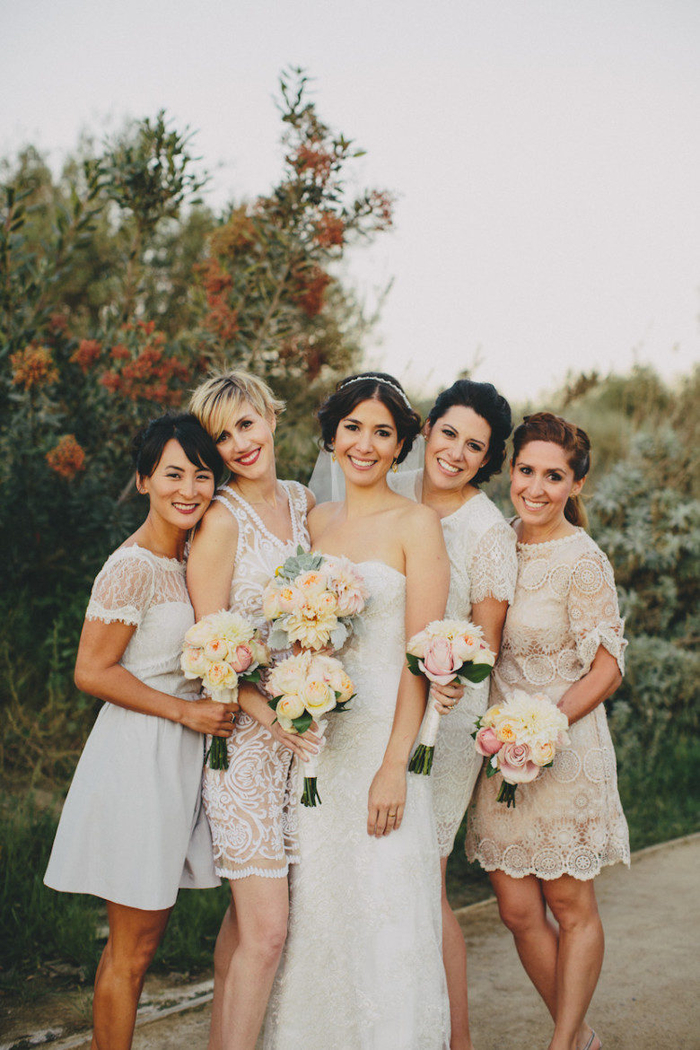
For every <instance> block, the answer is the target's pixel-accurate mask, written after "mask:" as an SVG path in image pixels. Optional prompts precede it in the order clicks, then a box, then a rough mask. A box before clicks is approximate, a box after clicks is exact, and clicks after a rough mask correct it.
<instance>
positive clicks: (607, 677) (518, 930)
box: [466, 412, 629, 1050]
mask: <svg viewBox="0 0 700 1050" xmlns="http://www.w3.org/2000/svg"><path fill="white" fill-rule="evenodd" d="M589 465H590V445H589V441H588V437H587V435H586V434H585V432H584V431H583V430H581V429H580V428H579V427H577V426H574V425H573V424H572V423H567V422H566V421H565V420H563V419H561V418H560V417H558V416H554V415H552V414H551V413H549V412H539V413H537V414H536V415H533V416H526V417H525V420H524V422H523V423H521V425H520V426H519V427H517V429H516V431H515V433H514V435H513V458H512V461H511V499H512V501H513V505H514V507H515V510H516V511H517V513H518V518H516V519H515V522H514V526H513V527H514V529H515V532H516V536H517V539H518V545H517V554H518V582H517V586H516V591H515V597H514V599H513V604H512V605H511V608H510V611H509V613H508V618H507V620H506V625H505V630H504V634H503V644H502V647H501V654H500V657H499V660H498V663H497V664H496V668H495V671H494V675H493V686H492V690H491V701H492V703H494V704H495V703H499V702H502V701H503V700H504V699H506V698H507V697H508V695H509V693H511V691H512V690H514V689H519V690H523V691H525V692H527V693H529V694H531V695H534V694H538V693H539V694H541V693H544V694H545V695H546V696H547V697H549V699H550V700H552V701H553V702H554V703H556V704H558V706H559V707H560V708H561V709H562V711H564V713H565V714H566V715H567V716H568V719H569V724H570V727H571V728H570V730H569V735H570V738H571V747H570V748H568V749H566V750H562V751H560V752H559V754H557V755H556V757H555V759H554V764H553V766H552V767H551V768H549V769H545V770H543V771H542V773H541V774H540V776H539V777H538V779H537V780H535V781H533V782H532V783H530V784H521V785H520V786H519V787H518V799H517V806H516V807H515V808H514V809H509V808H507V807H506V806H505V805H503V804H501V803H497V802H496V794H497V792H498V789H499V787H500V781H501V778H500V777H499V776H496V777H492V778H490V779H487V778H486V777H484V776H482V777H481V779H480V780H479V784H478V787H477V791H476V794H475V799H474V802H473V803H472V805H471V806H470V809H469V817H468V831H467V842H466V849H467V855H468V857H469V859H470V860H478V861H479V863H480V864H481V865H482V867H484V868H485V869H486V870H487V871H488V872H489V873H490V878H491V883H492V885H493V888H494V890H495V893H496V896H497V898H498V905H499V909H500V913H501V918H502V919H503V921H504V923H505V924H506V926H507V927H508V928H509V929H510V930H511V931H512V933H513V935H514V938H515V943H516V947H517V949H518V954H519V956H520V959H521V960H522V963H523V966H524V967H525V970H526V971H527V974H528V976H529V977H530V980H531V981H532V983H533V984H534V986H535V988H536V989H537V991H538V992H539V994H540V995H541V996H542V999H543V1000H544V1002H545V1004H546V1006H547V1008H548V1010H549V1012H550V1013H551V1015H552V1018H553V1020H554V1035H553V1036H552V1039H551V1042H550V1044H549V1050H600V1047H601V1041H600V1039H599V1037H598V1036H597V1035H596V1033H595V1032H594V1031H593V1030H592V1028H590V1026H589V1025H588V1024H587V1022H586V1011H587V1010H588V1006H589V1004H590V1001H591V998H592V996H593V993H594V991H595V987H596V984H597V981H598V976H599V974H600V968H601V965H602V962H603V929H602V926H601V922H600V917H599V915H598V909H597V905H596V898H595V891H594V886H593V879H594V877H595V876H596V875H597V874H598V872H599V871H600V869H601V868H602V867H603V866H604V865H606V864H614V863H616V862H617V861H623V862H624V863H626V864H629V838H628V833H627V824H626V821H625V817H624V814H623V812H622V807H621V805H620V797H619V795H618V790H617V775H616V769H615V753H614V751H613V746H612V741H611V738H610V730H609V729H608V724H607V719H606V717H605V708H604V706H603V700H605V699H606V698H607V697H609V696H610V695H611V694H612V693H613V692H614V691H615V689H616V688H617V686H618V685H619V683H620V681H621V678H622V671H623V651H624V648H625V645H626V643H625V641H624V639H623V635H622V629H623V623H622V620H621V619H620V614H619V611H618V604H617V595H616V592H615V581H614V579H613V574H612V569H611V567H610V563H609V561H608V559H607V558H606V556H605V555H604V554H603V552H602V551H601V550H600V548H599V547H598V546H597V545H596V544H595V543H594V542H593V540H592V539H591V538H590V536H589V535H588V534H587V533H586V531H585V525H586V518H585V513H584V510H583V507H582V506H581V502H580V498H579V494H580V492H581V489H582V487H583V484H584V481H585V479H586V475H587V473H588V469H589ZM547 907H549V909H550V911H551V912H552V914H553V916H554V918H555V919H556V921H557V925H556V926H555V925H554V924H553V923H551V922H550V921H549V919H548V917H547Z"/></svg>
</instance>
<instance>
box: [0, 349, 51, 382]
mask: <svg viewBox="0 0 700 1050" xmlns="http://www.w3.org/2000/svg"><path fill="white" fill-rule="evenodd" d="M10 361H11V363H12V382H13V383H14V385H15V386H18V387H21V388H22V389H23V390H33V389H34V388H35V387H44V386H50V385H51V384H52V383H57V382H58V369H57V368H56V365H55V364H54V359H53V355H52V353H51V351H50V350H49V348H48V347H47V346H32V345H30V346H28V347H27V348H26V350H18V351H17V353H15V354H10Z"/></svg>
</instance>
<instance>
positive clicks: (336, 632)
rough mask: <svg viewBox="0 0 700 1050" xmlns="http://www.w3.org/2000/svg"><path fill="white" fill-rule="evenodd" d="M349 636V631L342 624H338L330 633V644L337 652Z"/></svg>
mask: <svg viewBox="0 0 700 1050" xmlns="http://www.w3.org/2000/svg"><path fill="white" fill-rule="evenodd" d="M348 634H349V631H348V629H347V627H346V626H345V624H344V623H339V624H338V626H337V627H334V628H333V630H332V631H331V636H330V643H331V645H332V646H333V648H334V649H335V650H338V649H340V648H341V646H343V645H344V644H345V640H346V638H347V636H348Z"/></svg>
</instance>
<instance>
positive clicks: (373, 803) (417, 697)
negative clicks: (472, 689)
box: [367, 506, 450, 836]
mask: <svg viewBox="0 0 700 1050" xmlns="http://www.w3.org/2000/svg"><path fill="white" fill-rule="evenodd" d="M404 550H405V554H406V619H405V622H406V637H407V638H410V637H411V636H412V635H414V634H416V633H417V632H418V631H422V630H423V628H424V627H425V626H426V624H428V623H430V621H431V620H439V619H441V618H442V617H443V616H444V613H445V604H446V602H447V591H448V588H449V583H450V565H449V561H448V558H447V551H446V550H445V541H444V539H443V536H442V528H441V527H440V521H439V519H438V517H437V515H436V514H435V512H434V511H432V510H430V508H429V507H423V506H418V507H415V508H414V509H413V513H412V514H411V515H410V520H409V521H408V522H407V529H406V536H405V540H404ZM426 692H427V690H426V683H425V681H424V679H423V678H419V677H417V676H416V675H413V674H411V672H410V671H409V670H408V666H407V665H404V668H403V670H402V672H401V679H400V682H399V690H398V696H397V700H396V711H395V713H394V723H393V726H392V730H391V736H390V737H389V743H388V744H387V748H386V751H385V753H384V760H383V762H382V764H381V766H380V768H379V770H378V771H377V773H376V775H375V777H374V780H373V781H372V786H371V787H370V791H369V803H368V818H367V832H368V834H370V835H376V836H380V835H385V834H388V833H389V832H390V831H392V830H394V828H398V827H399V826H400V824H401V820H402V818H403V811H404V806H405V803H406V767H407V765H408V759H409V756H410V753H411V748H412V747H413V743H414V741H415V739H416V735H417V733H418V730H419V729H420V724H421V721H422V719H423V715H424V713H425V701H426ZM394 814H395V816H394Z"/></svg>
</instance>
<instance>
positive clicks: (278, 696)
mask: <svg viewBox="0 0 700 1050" xmlns="http://www.w3.org/2000/svg"><path fill="white" fill-rule="evenodd" d="M266 688H267V691H268V693H270V694H271V695H272V700H270V701H269V704H270V707H272V708H273V710H274V711H275V713H276V715H277V721H278V722H279V724H280V725H281V726H282V728H283V729H286V731H287V732H288V733H305V732H306V730H307V729H308V728H309V727H310V726H311V724H312V722H315V723H316V726H317V734H318V736H320V737H321V739H323V735H324V733H325V729H326V724H325V719H324V717H323V716H324V715H325V714H327V713H328V712H330V711H342V710H343V708H344V707H345V705H346V704H347V703H348V701H349V700H352V698H353V696H354V695H355V687H354V686H353V684H352V681H351V680H350V678H349V676H348V675H347V673H346V672H345V670H344V669H343V665H342V664H341V663H340V660H336V659H335V657H333V656H326V655H325V654H323V653H314V652H311V651H309V650H306V651H305V652H302V653H299V654H298V655H297V656H288V657H287V658H286V659H284V660H280V662H279V663H277V664H275V666H274V667H273V668H272V670H271V671H270V674H269V675H268V678H267V682H266ZM317 761H318V755H312V756H311V757H310V758H309V759H308V760H307V761H306V762H305V763H304V790H303V793H302V796H301V803H302V805H303V806H315V805H316V804H317V803H320V802H321V797H320V795H319V793H318V789H317V787H316V779H317V777H316V774H317Z"/></svg>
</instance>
